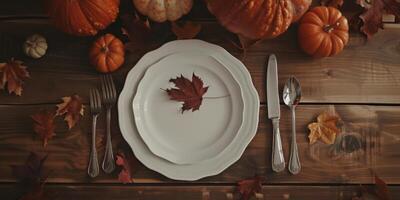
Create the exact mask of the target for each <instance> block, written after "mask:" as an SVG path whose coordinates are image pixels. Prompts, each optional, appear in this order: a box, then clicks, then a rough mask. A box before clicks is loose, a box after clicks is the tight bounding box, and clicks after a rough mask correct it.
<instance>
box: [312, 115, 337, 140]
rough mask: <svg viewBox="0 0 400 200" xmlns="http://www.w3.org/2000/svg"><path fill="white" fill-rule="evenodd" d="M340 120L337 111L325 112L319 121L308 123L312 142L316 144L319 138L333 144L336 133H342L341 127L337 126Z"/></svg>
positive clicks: (319, 117)
mask: <svg viewBox="0 0 400 200" xmlns="http://www.w3.org/2000/svg"><path fill="white" fill-rule="evenodd" d="M339 120H340V118H339V116H338V115H337V114H336V113H328V112H324V113H322V114H320V115H319V116H318V118H317V122H314V123H311V124H309V125H308V129H310V134H309V135H308V138H309V139H310V144H314V143H315V142H316V141H317V140H318V139H320V140H321V141H322V142H324V143H326V144H333V143H334V142H335V139H336V135H337V134H339V133H340V129H339V128H338V127H337V123H338V121H339Z"/></svg>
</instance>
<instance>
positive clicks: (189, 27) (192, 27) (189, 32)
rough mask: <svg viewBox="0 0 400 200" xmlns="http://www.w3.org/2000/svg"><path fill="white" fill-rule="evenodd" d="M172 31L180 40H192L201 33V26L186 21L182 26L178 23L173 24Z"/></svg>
mask: <svg viewBox="0 0 400 200" xmlns="http://www.w3.org/2000/svg"><path fill="white" fill-rule="evenodd" d="M171 30H172V32H173V33H174V34H175V35H176V37H177V39H178V40H185V39H192V38H194V37H196V35H197V34H199V32H200V31H201V25H200V24H197V23H194V22H192V21H186V22H184V23H183V25H181V26H180V25H178V24H177V23H176V22H172V23H171Z"/></svg>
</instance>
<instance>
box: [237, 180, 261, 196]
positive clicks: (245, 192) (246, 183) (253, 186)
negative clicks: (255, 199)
mask: <svg viewBox="0 0 400 200" xmlns="http://www.w3.org/2000/svg"><path fill="white" fill-rule="evenodd" d="M263 180H264V178H263V177H261V176H254V177H253V178H249V179H244V180H241V181H239V182H238V183H237V184H238V189H239V193H240V194H241V197H240V199H241V200H248V199H250V198H251V197H252V196H255V195H256V193H261V192H262V181H263Z"/></svg>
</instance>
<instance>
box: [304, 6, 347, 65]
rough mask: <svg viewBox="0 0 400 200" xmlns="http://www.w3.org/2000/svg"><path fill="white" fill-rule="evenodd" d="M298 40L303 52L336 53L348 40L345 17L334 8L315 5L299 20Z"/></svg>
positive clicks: (316, 53) (319, 55)
mask: <svg viewBox="0 0 400 200" xmlns="http://www.w3.org/2000/svg"><path fill="white" fill-rule="evenodd" d="M298 40H299V43H300V47H301V48H302V49H303V50H304V52H306V53H307V54H310V55H312V56H314V57H317V58H320V57H327V56H333V55H336V54H338V53H339V52H341V51H342V50H343V48H344V46H345V45H346V44H347V42H348V41H349V25H348V22H347V19H346V18H345V17H344V16H343V15H342V13H340V11H339V10H338V9H336V8H333V7H325V6H319V7H315V8H313V9H312V10H310V11H309V12H307V13H306V14H305V15H304V16H303V18H302V19H301V20H300V26H299V30H298Z"/></svg>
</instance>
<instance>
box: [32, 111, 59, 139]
mask: <svg viewBox="0 0 400 200" xmlns="http://www.w3.org/2000/svg"><path fill="white" fill-rule="evenodd" d="M31 117H32V119H33V121H34V122H35V123H34V124H33V130H34V131H35V132H36V133H37V134H38V135H39V137H40V138H41V139H42V140H43V146H44V147H46V145H47V142H48V140H50V139H51V138H52V137H53V136H55V135H56V134H55V133H54V130H55V124H54V118H55V114H54V113H53V112H50V111H45V110H42V111H40V112H39V113H36V114H34V115H32V116H31Z"/></svg>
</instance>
